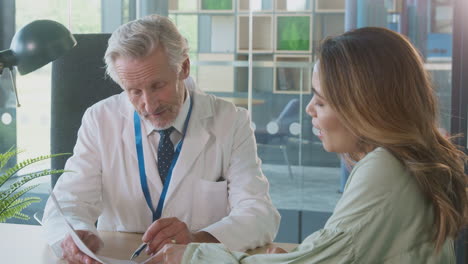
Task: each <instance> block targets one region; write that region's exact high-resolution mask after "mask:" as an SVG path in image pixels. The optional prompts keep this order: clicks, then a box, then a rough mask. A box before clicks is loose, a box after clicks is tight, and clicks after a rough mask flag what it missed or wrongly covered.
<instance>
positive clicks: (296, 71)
mask: <svg viewBox="0 0 468 264" xmlns="http://www.w3.org/2000/svg"><path fill="white" fill-rule="evenodd" d="M274 61H275V68H274V71H273V93H284V94H299V93H301V92H302V93H305V94H310V93H311V89H310V80H311V68H305V67H300V66H298V67H289V66H288V67H281V66H278V65H277V64H278V63H281V62H288V63H302V64H304V63H305V64H306V65H307V66H309V65H310V63H312V56H310V55H275V56H274ZM301 71H302V89H301Z"/></svg>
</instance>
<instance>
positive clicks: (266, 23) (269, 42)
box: [237, 14, 273, 53]
mask: <svg viewBox="0 0 468 264" xmlns="http://www.w3.org/2000/svg"><path fill="white" fill-rule="evenodd" d="M237 19H238V23H237V52H239V53H247V52H249V16H248V15H239V16H238V17H237ZM252 24H253V25H252V28H253V29H252V30H253V32H255V34H253V36H252V37H253V38H252V50H253V52H255V53H272V52H273V15H263V14H262V15H255V16H253V18H252Z"/></svg>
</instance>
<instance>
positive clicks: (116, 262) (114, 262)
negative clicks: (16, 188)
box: [50, 192, 150, 264]
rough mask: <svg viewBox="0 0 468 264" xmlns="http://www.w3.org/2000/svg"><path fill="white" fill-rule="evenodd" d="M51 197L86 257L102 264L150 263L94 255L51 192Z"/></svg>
mask: <svg viewBox="0 0 468 264" xmlns="http://www.w3.org/2000/svg"><path fill="white" fill-rule="evenodd" d="M50 197H51V198H52V201H53V202H54V204H55V206H56V207H57V210H58V211H59V213H60V215H61V216H62V218H63V220H64V221H65V223H66V224H67V228H68V232H69V233H70V235H71V237H72V239H73V241H74V242H75V244H76V246H77V247H78V248H79V249H80V250H81V251H82V252H83V253H85V254H86V255H88V256H90V257H91V258H93V259H95V260H97V261H99V262H101V263H104V264H144V263H146V262H148V261H149V260H150V259H148V260H146V261H144V262H141V263H138V262H135V261H131V260H121V259H113V258H108V257H104V256H99V255H96V254H94V252H92V251H91V250H90V249H89V248H88V247H87V246H86V244H85V243H84V242H83V241H82V240H81V239H80V237H79V236H78V234H77V233H76V232H75V229H74V228H73V227H72V225H71V224H70V222H68V220H67V218H66V217H65V214H64V213H63V211H62V208H60V205H59V203H58V201H57V199H56V198H55V195H54V193H53V192H50Z"/></svg>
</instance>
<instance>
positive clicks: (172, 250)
mask: <svg viewBox="0 0 468 264" xmlns="http://www.w3.org/2000/svg"><path fill="white" fill-rule="evenodd" d="M186 247H187V246H186V245H174V244H167V245H165V246H164V247H163V248H162V249H161V250H160V251H159V252H158V253H156V255H154V256H153V257H151V258H150V259H149V260H148V262H146V263H148V264H159V263H164V264H179V263H180V262H181V261H182V257H183V256H184V252H185V248H186Z"/></svg>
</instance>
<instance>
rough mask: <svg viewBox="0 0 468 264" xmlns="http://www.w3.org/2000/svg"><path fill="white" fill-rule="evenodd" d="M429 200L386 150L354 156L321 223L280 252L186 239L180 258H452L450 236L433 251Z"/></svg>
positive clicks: (249, 263) (247, 262)
mask: <svg viewBox="0 0 468 264" xmlns="http://www.w3.org/2000/svg"><path fill="white" fill-rule="evenodd" d="M432 223H433V212H432V206H431V203H430V202H429V201H428V200H427V199H426V198H425V197H424V196H423V194H422V192H421V191H420V190H419V187H418V186H417V184H416V181H415V180H414V178H413V177H412V176H411V174H410V173H409V172H408V170H406V169H405V167H404V166H403V164H402V163H401V162H400V161H398V160H397V159H396V158H395V157H394V156H393V155H392V154H391V153H390V152H388V151H387V150H385V149H383V148H377V149H375V150H374V151H372V152H371V153H369V154H367V155H366V157H364V158H363V159H362V160H361V161H359V162H358V163H357V164H356V166H355V167H354V169H353V171H352V172H351V174H350V177H349V179H348V183H347V184H346V187H345V190H344V192H343V196H342V197H341V199H340V200H339V201H338V203H337V205H336V208H335V211H334V212H333V215H332V216H331V217H330V219H328V221H327V223H326V224H325V226H324V227H323V229H321V230H319V231H317V232H315V233H313V234H311V235H310V236H308V237H307V238H306V239H305V240H304V241H303V242H302V244H301V245H299V246H298V247H297V248H296V249H294V250H293V251H292V252H290V253H286V254H259V255H254V256H249V255H247V254H245V253H240V252H230V251H228V250H227V249H226V248H225V247H224V246H223V245H221V244H197V243H193V244H189V245H188V247H187V249H186V251H185V253H184V257H183V260H182V263H242V264H253V263H333V264H335V263H387V264H390V263H399V264H400V263H411V264H418V263H424V264H427V263H443V264H450V263H455V253H454V249H453V240H451V239H448V240H447V241H446V243H445V244H444V246H443V248H442V250H441V251H440V252H439V254H435V249H434V244H433V242H432V235H433V230H432V229H433V226H432Z"/></svg>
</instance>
